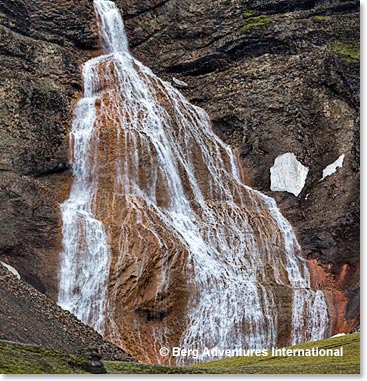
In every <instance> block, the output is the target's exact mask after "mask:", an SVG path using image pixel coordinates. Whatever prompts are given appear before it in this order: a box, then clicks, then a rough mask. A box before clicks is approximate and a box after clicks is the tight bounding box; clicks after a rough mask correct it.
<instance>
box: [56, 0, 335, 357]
mask: <svg viewBox="0 0 367 381" xmlns="http://www.w3.org/2000/svg"><path fill="white" fill-rule="evenodd" d="M94 5H95V8H96V11H97V15H98V21H99V28H100V34H101V38H102V41H103V45H104V48H105V51H106V54H104V55H101V56H99V57H97V58H94V59H92V60H90V61H88V62H87V63H86V64H85V65H84V68H83V80H84V97H83V98H82V99H81V100H80V101H79V103H78V105H77V107H76V111H75V116H74V122H73V127H72V132H71V137H72V147H73V160H74V166H73V168H74V183H73V186H72V189H71V194H70V198H69V199H68V200H67V201H66V202H65V203H64V204H63V205H62V216H63V245H64V251H63V253H62V255H61V273H60V293H59V304H60V305H61V306H62V307H64V308H66V309H68V310H70V311H71V312H72V313H74V314H75V315H76V316H78V317H79V318H80V319H81V320H82V321H84V322H86V323H88V324H90V325H91V326H93V327H95V328H96V329H97V330H99V331H100V332H103V331H104V328H105V318H106V316H110V319H109V321H110V323H109V324H111V325H112V327H110V330H112V331H114V330H115V331H116V332H115V334H114V335H112V337H116V338H118V337H119V333H118V332H117V330H118V328H117V325H115V324H114V321H113V320H114V319H113V318H112V317H111V316H112V312H111V311H112V310H113V309H114V302H116V295H117V293H118V287H119V283H118V282H115V283H114V285H113V286H111V289H110V291H109V293H110V296H109V303H108V304H107V297H108V293H107V284H108V278H109V274H110V264H111V250H110V247H109V243H110V240H111V239H112V238H111V236H110V235H109V233H108V232H109V231H111V227H110V225H109V224H108V223H107V226H105V224H104V223H103V222H102V220H98V218H97V214H98V213H97V209H98V205H97V203H98V202H97V198H98V197H97V196H96V195H97V192H99V191H101V189H100V188H102V185H100V182H99V179H100V178H101V176H102V174H101V173H100V171H99V166H98V160H99V159H98V155H97V151H98V145H99V133H100V131H101V130H102V129H103V128H110V129H111V126H113V129H111V130H113V131H115V130H116V142H117V148H116V152H115V153H114V154H115V157H114V163H113V165H112V167H113V168H114V173H115V175H114V176H115V177H114V179H113V180H112V182H113V189H112V192H113V197H112V198H113V201H112V205H113V208H114V213H115V212H116V209H118V208H122V206H121V205H123V207H124V208H125V209H126V210H131V211H133V214H131V213H130V218H133V219H134V221H135V222H136V224H137V225H139V224H140V225H141V224H142V221H144V224H143V225H144V226H150V227H149V232H150V233H151V234H152V235H154V236H155V237H156V239H157V241H158V242H160V245H161V247H162V248H163V247H165V246H164V240H165V239H164V237H162V236H160V235H159V233H158V232H157V229H155V226H157V225H159V226H164V229H165V230H166V231H168V232H169V233H170V235H171V236H172V237H174V239H175V240H176V241H177V242H178V243H179V244H180V245H182V247H184V248H185V250H186V251H187V253H188V255H187V258H186V263H185V266H184V267H185V269H183V271H184V270H185V271H186V270H187V269H188V270H190V271H191V273H192V274H193V276H192V278H191V279H188V280H187V282H188V283H190V284H191V285H192V287H193V289H194V290H195V292H194V294H193V295H192V296H191V298H190V302H189V308H188V312H187V316H186V320H185V321H186V323H185V329H184V330H183V333H182V335H181V339H180V343H177V345H180V346H181V347H184V348H187V349H197V348H199V347H201V348H202V347H208V348H215V347H217V348H219V349H234V348H250V349H264V348H270V347H272V346H275V345H276V343H277V337H278V314H279V313H281V311H280V307H279V306H278V305H277V303H276V295H274V290H273V286H271V287H270V286H268V284H275V285H278V286H284V287H290V288H292V289H293V291H292V292H293V304H292V316H291V319H292V333H291V336H292V338H291V341H292V343H299V342H303V341H307V340H315V339H320V338H323V337H324V336H325V335H326V333H327V329H328V325H329V317H328V311H327V305H326V301H325V296H324V294H323V292H322V291H314V290H312V289H311V286H310V274H309V271H308V269H307V266H306V263H305V261H304V260H303V259H301V258H300V257H299V254H300V247H299V245H298V243H297V240H296V237H295V235H294V232H293V229H292V227H291V226H290V224H289V223H288V221H287V220H286V219H285V218H284V217H283V216H282V215H281V213H280V211H279V209H278V208H277V206H276V204H275V201H274V200H273V199H271V198H269V197H267V196H265V195H263V194H261V193H260V192H257V191H255V190H252V189H251V188H249V187H247V186H245V185H244V184H243V183H242V180H241V175H240V167H239V164H238V160H237V157H236V156H235V155H234V153H233V152H232V151H231V149H230V148H229V147H228V146H227V145H225V144H224V143H223V142H222V141H221V140H220V139H219V138H218V137H217V136H216V135H215V134H214V133H213V131H212V128H211V123H210V120H209V117H208V115H207V114H206V113H205V111H204V110H202V109H201V108H199V107H196V106H193V105H192V104H190V103H189V102H188V101H187V100H186V99H185V98H184V97H183V96H182V95H181V94H180V93H179V92H178V91H177V90H176V89H175V88H174V87H172V86H171V85H170V84H169V83H167V82H164V81H162V80H160V79H159V78H158V77H156V76H155V75H154V74H153V73H152V72H151V70H150V69H148V68H147V67H145V66H144V65H143V64H141V63H140V62H139V61H137V60H135V59H134V58H133V57H132V56H131V54H130V53H129V50H128V44H127V39H126V34H125V32H124V26H123V21H122V17H121V14H120V12H119V11H118V9H117V7H116V6H115V4H114V3H113V2H112V1H106V0H94ZM110 161H111V160H110ZM112 167H111V168H112ZM144 168H146V169H145V172H144ZM162 190H164V193H165V197H164V201H162V200H161V197H160V196H161V193H162ZM105 198H106V199H108V197H107V196H106V197H105ZM120 199H121V200H122V199H123V200H124V201H123V202H124V203H123V204H120V206H119V203H118V200H120ZM115 214H116V213H115ZM131 215H133V217H131ZM110 219H111V218H110ZM106 220H107V219H106ZM130 239H131V238H130V236H129V235H128V233H127V230H126V228H125V227H123V226H121V233H120V235H119V243H118V248H119V249H118V253H117V254H116V255H117V258H116V260H115V264H114V265H113V266H112V267H113V268H117V267H118V266H121V265H122V264H123V262H124V261H125V260H126V257H127V256H129V255H130V254H129V252H128V251H129V247H130V246H129V243H130V242H129V240H130ZM141 239H143V237H141ZM162 250H163V249H162ZM171 255H173V254H172V253H171ZM141 266H142V267H143V266H144V263H141ZM169 272H170V269H169V268H168V267H167V268H165V269H163V270H162V274H163V275H162V277H165V276H167V277H168V276H169ZM162 287H167V286H164V285H162ZM183 320H184V319H183ZM164 335H166V333H164V334H162V335H161V336H162V337H163V336H164ZM155 340H156V341H157V340H158V341H160V339H159V335H157V337H156V338H155ZM160 344H162V345H163V344H164V343H163V342H162V343H160ZM208 359H209V358H207V357H206V358H205V360H208ZM201 360H204V358H200V357H199V358H198V359H196V361H201ZM157 361H159V358H157ZM188 362H194V360H193V359H187V358H179V359H177V363H178V364H184V363H188Z"/></svg>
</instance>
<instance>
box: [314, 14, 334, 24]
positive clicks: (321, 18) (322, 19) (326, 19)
mask: <svg viewBox="0 0 367 381" xmlns="http://www.w3.org/2000/svg"><path fill="white" fill-rule="evenodd" d="M312 20H313V21H315V22H319V23H323V22H325V23H326V22H330V17H325V16H314V17H313V18H312Z"/></svg>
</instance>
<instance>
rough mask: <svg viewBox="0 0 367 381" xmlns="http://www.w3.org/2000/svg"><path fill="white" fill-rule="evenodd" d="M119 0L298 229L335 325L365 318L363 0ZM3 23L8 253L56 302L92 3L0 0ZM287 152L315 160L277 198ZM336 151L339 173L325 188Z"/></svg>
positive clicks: (1, 179)
mask: <svg viewBox="0 0 367 381" xmlns="http://www.w3.org/2000/svg"><path fill="white" fill-rule="evenodd" d="M117 3H118V5H119V7H120V9H122V10H123V11H124V17H125V21H126V26H127V32H128V36H129V40H130V44H131V47H132V50H133V52H134V55H135V56H137V57H138V58H139V59H140V60H141V61H142V62H143V63H144V64H146V65H147V66H149V67H151V68H152V69H153V70H154V71H155V72H156V73H157V74H159V75H160V76H161V77H163V78H165V79H167V80H169V81H173V79H172V78H173V77H175V78H177V79H179V80H182V81H184V82H185V83H187V84H188V87H185V86H181V89H180V90H181V91H182V92H183V93H184V94H185V95H186V96H187V97H188V98H189V99H190V101H191V102H193V103H195V104H197V105H199V106H202V107H203V108H205V109H206V111H207V112H209V114H210V116H211V118H212V120H213V123H214V126H215V129H216V131H217V133H218V134H219V135H220V136H221V137H222V138H223V139H224V140H225V141H226V142H227V143H229V144H230V145H232V146H233V147H235V148H237V149H238V151H239V153H240V156H241V159H242V162H243V164H244V167H245V168H246V170H247V180H248V183H249V184H250V185H251V186H253V187H254V188H257V189H260V190H261V191H263V192H267V193H269V194H271V195H272V196H273V197H275V198H276V199H277V201H278V204H279V205H280V206H281V208H282V211H283V212H284V213H285V215H286V216H287V217H288V218H289V220H290V221H291V222H292V225H293V226H294V227H295V228H296V229H297V232H298V237H299V239H300V242H301V244H302V247H303V250H304V255H305V257H307V258H308V259H309V262H310V268H311V269H312V273H313V281H314V283H315V284H316V283H318V284H319V285H322V287H323V288H326V289H329V290H330V291H331V296H330V299H331V300H330V304H331V305H335V306H338V307H337V308H336V307H335V309H334V310H333V311H332V313H333V321H334V331H335V332H339V331H346V330H349V329H352V328H353V327H354V326H355V325H356V324H358V319H359V187H358V181H359V128H358V126H359V125H358V123H359V60H358V53H357V51H358V44H359V25H358V22H359V15H358V12H359V3H358V2H356V1H343V0H339V1H337V0H319V1H317V0H302V1H297V0H291V1H285V0H266V1H259V0H247V1H245V0H229V1H226V0H217V1H214V2H213V1H208V0H197V1H191V0H183V1H179V2H178V1H175V0H145V1H138V0H126V1H122V0H118V1H117ZM0 31H1V32H0V33H1V39H0V53H1V55H0V73H1V76H2V82H1V84H0V105H1V106H0V107H1V108H0V203H1V208H0V260H1V261H4V262H7V263H9V264H11V265H12V266H14V267H15V268H16V269H17V270H18V271H19V272H20V274H21V276H22V278H23V279H24V280H26V281H27V282H29V283H31V284H32V285H33V286H35V287H36V288H37V289H38V290H40V291H41V292H44V293H46V294H47V295H49V296H50V297H51V298H53V299H54V300H55V299H56V295H57V275H58V263H59V253H60V251H61V220H60V211H59V204H60V202H62V201H63V200H65V199H66V198H67V195H68V193H69V188H70V183H71V173H70V171H69V156H68V131H69V129H70V126H71V119H72V109H73V104H74V103H75V101H76V99H77V98H78V97H79V96H80V93H81V75H80V67H81V64H82V63H83V62H85V61H86V60H87V59H88V58H90V57H91V56H95V55H97V54H98V50H99V49H100V45H99V42H98V38H97V33H96V23H95V14H94V10H93V5H92V1H91V0H81V1H78V2H77V3H75V2H74V1H72V0H68V1H61V0H56V1H53V2H52V3H50V2H47V1H45V0H35V1H32V2H30V1H27V0H13V1H5V0H0ZM176 85H177V83H176ZM177 86H178V85H177ZM285 152H293V153H295V154H296V156H297V158H298V159H299V160H300V161H301V162H302V164H303V165H305V166H307V167H309V168H310V172H309V174H308V177H307V182H306V185H305V188H304V189H303V191H302V193H301V194H300V195H299V196H298V197H295V196H293V195H291V194H288V193H272V192H270V172H269V170H270V167H271V166H272V165H273V163H274V159H275V158H276V157H277V156H279V155H280V154H282V153H285ZM341 154H345V160H344V164H343V168H341V169H339V170H338V171H337V172H336V173H335V174H333V175H332V176H330V177H328V178H326V179H325V180H323V181H322V182H320V181H319V180H320V178H321V177H322V170H323V169H324V168H325V167H326V166H327V165H328V164H330V163H332V162H334V161H335V160H336V159H337V158H338V157H339V156H340V155H341ZM329 294H330V293H329ZM150 307H152V306H147V309H146V310H147V311H149V309H150ZM137 313H142V314H144V313H145V312H144V311H138V312H137ZM147 320H149V314H148V315H147Z"/></svg>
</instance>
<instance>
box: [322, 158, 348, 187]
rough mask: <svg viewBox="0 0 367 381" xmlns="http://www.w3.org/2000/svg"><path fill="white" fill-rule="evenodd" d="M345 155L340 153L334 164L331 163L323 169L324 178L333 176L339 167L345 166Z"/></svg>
mask: <svg viewBox="0 0 367 381" xmlns="http://www.w3.org/2000/svg"><path fill="white" fill-rule="evenodd" d="M344 158H345V155H344V154H343V155H340V156H339V157H338V158H337V159H336V160H335V161H334V163H332V164H329V165H328V166H327V167H326V168H325V169H324V170H323V171H322V179H321V180H320V181H322V180H324V179H325V177H328V176H331V175H332V174H333V173H335V172H336V170H337V169H338V168H342V167H343V161H344Z"/></svg>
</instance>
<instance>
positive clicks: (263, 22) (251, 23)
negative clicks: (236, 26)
mask: <svg viewBox="0 0 367 381" xmlns="http://www.w3.org/2000/svg"><path fill="white" fill-rule="evenodd" d="M242 17H243V19H244V20H243V25H242V28H241V30H242V31H243V32H248V31H250V30H253V29H256V28H263V29H267V28H268V27H269V25H270V24H271V23H272V22H273V21H272V19H271V18H270V17H268V16H266V15H258V16H256V15H255V12H253V11H246V12H244V13H243V14H242Z"/></svg>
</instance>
